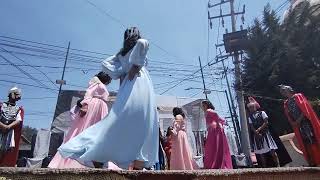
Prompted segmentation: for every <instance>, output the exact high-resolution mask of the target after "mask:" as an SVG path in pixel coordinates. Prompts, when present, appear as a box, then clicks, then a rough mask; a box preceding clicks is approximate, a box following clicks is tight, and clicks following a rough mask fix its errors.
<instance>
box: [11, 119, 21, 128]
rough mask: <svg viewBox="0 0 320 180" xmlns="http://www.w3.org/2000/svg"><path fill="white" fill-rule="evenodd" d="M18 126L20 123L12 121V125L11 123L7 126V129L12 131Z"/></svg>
mask: <svg viewBox="0 0 320 180" xmlns="http://www.w3.org/2000/svg"><path fill="white" fill-rule="evenodd" d="M19 124H20V121H18V120H16V121H14V122H13V123H11V124H9V125H8V129H13V128H15V127H16V126H17V125H19Z"/></svg>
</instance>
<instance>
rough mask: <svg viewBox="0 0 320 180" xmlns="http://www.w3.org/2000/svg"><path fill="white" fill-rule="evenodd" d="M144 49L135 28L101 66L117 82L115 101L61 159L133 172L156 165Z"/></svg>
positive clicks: (152, 104)
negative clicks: (97, 163)
mask: <svg viewBox="0 0 320 180" xmlns="http://www.w3.org/2000/svg"><path fill="white" fill-rule="evenodd" d="M148 47H149V44H148V41H147V40H145V39H142V38H141V37H140V33H139V30H138V29H137V28H135V27H133V28H129V29H127V30H126V31H125V34H124V44H123V48H122V49H121V50H120V52H119V53H118V54H117V55H115V56H112V57H110V58H108V59H107V60H105V61H103V63H102V67H103V71H105V72H106V73H108V74H109V75H110V76H111V77H112V78H113V79H120V81H121V85H120V88H119V91H118V94H117V98H116V101H115V102H114V104H113V106H112V108H111V110H110V112H109V114H108V116H107V117H106V118H105V119H103V120H101V121H99V122H98V123H96V124H95V125H93V126H91V127H89V128H88V129H86V130H85V131H83V132H82V133H81V134H79V135H78V136H76V137H74V138H73V139H71V140H69V141H68V142H67V143H65V144H63V145H62V146H61V147H60V148H59V149H58V150H59V152H60V154H61V155H62V156H64V157H65V158H73V159H76V160H77V161H79V162H80V163H82V164H84V165H87V166H90V167H92V166H93V162H101V163H106V164H107V162H109V161H111V162H113V163H115V164H117V165H118V166H119V167H121V168H124V169H127V168H128V166H129V165H130V164H132V163H134V166H135V167H136V168H137V169H138V168H141V167H138V165H139V166H144V167H151V166H152V165H154V164H155V163H156V162H157V161H158V149H159V147H158V146H159V142H158V139H159V133H158V128H159V126H158V121H157V119H158V114H157V109H156V102H155V95H154V90H153V86H152V81H151V79H150V76H149V73H148V71H147V69H146V68H145V65H146V63H147V52H148ZM136 164H137V165H136ZM141 164H143V165H141Z"/></svg>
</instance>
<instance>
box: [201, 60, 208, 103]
mask: <svg viewBox="0 0 320 180" xmlns="http://www.w3.org/2000/svg"><path fill="white" fill-rule="evenodd" d="M199 65H200V71H201V77H202V83H203V93H204V94H205V96H206V99H208V95H207V89H206V83H205V82H204V76H203V70H202V65H201V59H200V56H199Z"/></svg>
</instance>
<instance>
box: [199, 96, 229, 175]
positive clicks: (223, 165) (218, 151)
mask: <svg viewBox="0 0 320 180" xmlns="http://www.w3.org/2000/svg"><path fill="white" fill-rule="evenodd" d="M202 109H203V111H204V112H205V117H206V124H207V130H208V135H207V139H206V143H205V147H204V160H203V164H204V168H205V169H232V160H231V155H230V151H229V146H228V141H227V137H226V135H225V133H224V130H223V124H224V120H223V119H221V118H220V117H219V116H218V114H217V113H216V112H215V111H214V109H215V108H214V106H213V105H212V104H211V102H210V101H208V100H205V101H202Z"/></svg>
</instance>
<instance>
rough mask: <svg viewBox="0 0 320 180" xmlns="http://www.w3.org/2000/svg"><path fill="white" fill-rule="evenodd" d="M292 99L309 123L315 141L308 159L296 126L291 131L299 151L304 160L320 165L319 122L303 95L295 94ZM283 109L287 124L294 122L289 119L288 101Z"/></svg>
mask: <svg viewBox="0 0 320 180" xmlns="http://www.w3.org/2000/svg"><path fill="white" fill-rule="evenodd" d="M293 97H294V98H295V101H296V104H297V106H298V107H299V108H300V110H301V112H302V113H303V115H304V116H305V117H306V118H307V119H308V120H309V121H310V123H311V125H312V127H313V131H314V134H315V139H316V144H312V145H311V151H312V154H311V155H310V157H308V155H307V149H306V148H307V147H306V146H305V145H304V143H303V140H302V137H301V134H300V131H299V127H298V126H297V127H294V129H293V130H294V133H295V135H296V137H297V140H298V143H299V145H300V149H301V151H302V152H303V154H304V157H305V159H306V160H309V159H313V161H314V163H315V164H316V165H320V120H319V118H318V116H317V114H316V113H315V112H314V110H313V109H312V106H311V105H310V104H309V102H308V100H307V98H306V97H304V95H302V94H301V93H297V94H295V95H293ZM284 109H285V113H286V115H287V118H288V120H289V122H290V123H292V122H294V120H293V119H292V118H291V116H290V114H289V110H288V100H286V101H285V102H284Z"/></svg>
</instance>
